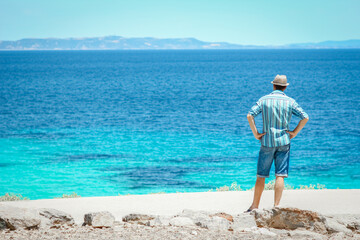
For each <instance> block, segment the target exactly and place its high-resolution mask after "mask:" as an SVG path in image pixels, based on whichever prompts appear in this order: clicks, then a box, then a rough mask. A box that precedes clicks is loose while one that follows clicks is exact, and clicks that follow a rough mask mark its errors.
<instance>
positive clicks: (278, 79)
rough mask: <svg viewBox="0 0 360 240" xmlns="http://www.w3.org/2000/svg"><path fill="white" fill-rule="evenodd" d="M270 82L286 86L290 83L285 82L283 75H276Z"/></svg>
mask: <svg viewBox="0 0 360 240" xmlns="http://www.w3.org/2000/svg"><path fill="white" fill-rule="evenodd" d="M271 83H272V84H274V85H279V86H288V85H289V84H290V83H288V82H287V79H286V76H285V75H276V77H275V79H274V81H272V82H271Z"/></svg>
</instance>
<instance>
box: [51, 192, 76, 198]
mask: <svg viewBox="0 0 360 240" xmlns="http://www.w3.org/2000/svg"><path fill="white" fill-rule="evenodd" d="M78 197H81V196H80V195H78V194H77V193H76V192H73V193H71V194H63V195H62V196H61V197H55V198H78Z"/></svg>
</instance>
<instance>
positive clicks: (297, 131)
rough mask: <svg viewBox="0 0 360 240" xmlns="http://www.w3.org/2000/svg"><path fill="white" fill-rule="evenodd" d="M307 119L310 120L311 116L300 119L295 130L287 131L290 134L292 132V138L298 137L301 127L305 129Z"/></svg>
mask: <svg viewBox="0 0 360 240" xmlns="http://www.w3.org/2000/svg"><path fill="white" fill-rule="evenodd" d="M307 121H309V117H306V118H304V119H302V120H300V122H299V123H298V125H297V126H296V128H295V129H294V131H286V132H287V133H288V134H290V139H292V138H294V137H296V135H297V134H298V133H299V132H300V131H301V129H303V127H304V126H305V124H306V123H307Z"/></svg>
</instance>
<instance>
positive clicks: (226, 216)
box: [210, 212, 234, 222]
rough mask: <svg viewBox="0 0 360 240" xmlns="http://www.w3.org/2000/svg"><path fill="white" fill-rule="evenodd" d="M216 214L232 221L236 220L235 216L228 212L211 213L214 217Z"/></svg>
mask: <svg viewBox="0 0 360 240" xmlns="http://www.w3.org/2000/svg"><path fill="white" fill-rule="evenodd" d="M214 216H217V217H222V218H225V219H226V220H228V221H230V222H234V219H233V216H231V215H230V214H227V213H223V212H220V213H215V214H211V215H210V217H214Z"/></svg>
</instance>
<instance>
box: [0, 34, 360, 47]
mask: <svg viewBox="0 0 360 240" xmlns="http://www.w3.org/2000/svg"><path fill="white" fill-rule="evenodd" d="M334 48H360V40H347V41H326V42H319V43H298V44H288V45H281V46H270V45H267V46H257V45H240V44H232V43H227V42H204V41H200V40H198V39H195V38H150V37H146V38H125V37H120V36H107V37H91V38H25V39H21V40H17V41H0V50H126V49H133V50H136V49H334Z"/></svg>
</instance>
